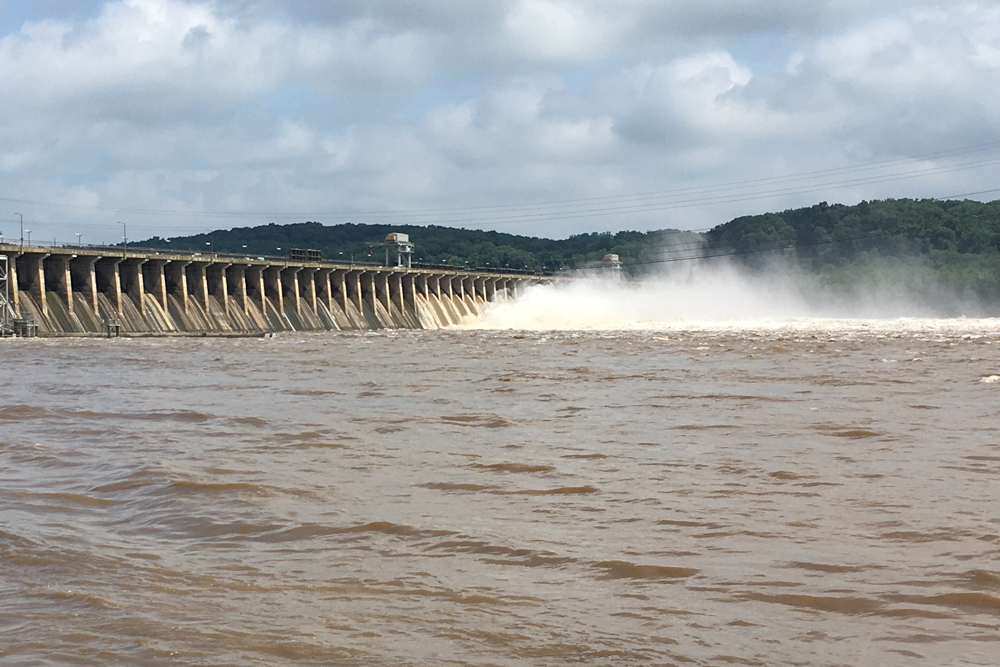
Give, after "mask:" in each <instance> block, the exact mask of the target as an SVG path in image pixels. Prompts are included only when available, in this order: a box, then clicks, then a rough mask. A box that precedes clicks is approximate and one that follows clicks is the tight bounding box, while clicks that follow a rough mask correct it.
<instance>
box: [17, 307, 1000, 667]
mask: <svg viewBox="0 0 1000 667" xmlns="http://www.w3.org/2000/svg"><path fill="white" fill-rule="evenodd" d="M0 361H2V374H0V663H2V664H4V665H164V664H169V665H184V666H188V665H206V666H207V665H212V666H215V665H258V664H259V665H482V666H486V665H502V666H515V665H671V664H677V665H687V664H694V665H852V666H853V665H895V664H899V665H904V664H906V665H992V664H998V662H1000V326H998V325H997V323H996V322H990V321H973V320H970V321H962V320H957V321H952V322H945V323H941V322H933V321H907V322H881V323H879V322H875V323H872V322H867V323H866V322H834V321H820V320H817V321H809V322H799V323H796V324H792V325H778V326H772V327H763V328H758V327H753V328H750V327H741V326H739V325H727V326H718V327H696V326H688V327H682V328H676V329H673V330H669V331H663V330H661V331H625V332H623V331H617V332H616V331H607V332H589V333H588V332H572V331H565V332H548V333H545V332H520V333H518V332H507V331H401V332H374V333H324V334H289V335H283V336H282V337H280V338H278V339H239V340H230V339H121V340H111V341H109V340H84V339H80V340H6V341H0Z"/></svg>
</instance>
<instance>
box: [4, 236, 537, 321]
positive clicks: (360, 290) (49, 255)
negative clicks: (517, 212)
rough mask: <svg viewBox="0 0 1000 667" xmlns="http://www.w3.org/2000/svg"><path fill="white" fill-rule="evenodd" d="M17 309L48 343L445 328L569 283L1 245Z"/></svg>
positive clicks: (205, 255) (497, 274)
mask: <svg viewBox="0 0 1000 667" xmlns="http://www.w3.org/2000/svg"><path fill="white" fill-rule="evenodd" d="M0 254H3V255H6V256H7V258H8V262H9V276H8V282H9V289H10V298H11V302H12V306H13V308H14V310H15V312H17V313H19V314H22V315H30V316H32V317H33V318H34V319H35V321H36V322H37V323H38V326H39V334H41V335H72V334H77V335H88V334H100V333H102V331H104V330H106V326H107V324H108V323H109V322H114V323H116V324H117V325H120V327H121V331H122V332H123V333H134V334H171V333H179V334H183V333H220V334H222V333H236V334H239V333H246V334H254V333H265V332H275V331H300V330H307V331H308V330H339V329H347V330H349V329H381V328H430V329H433V328H440V327H445V326H451V325H456V324H461V323H463V322H466V321H469V320H474V319H475V318H477V317H478V316H480V315H481V314H482V307H483V306H484V305H485V304H486V303H487V302H489V301H492V300H494V299H507V298H516V297H517V296H518V295H519V294H521V293H523V290H524V289H525V288H526V287H527V286H528V285H531V284H538V283H548V282H552V281H554V280H557V278H555V277H553V276H536V275H525V274H518V273H505V272H485V271H462V270H442V269H439V268H434V269H428V268H405V267H395V266H393V267H384V266H376V265H368V264H365V265H359V264H353V263H352V264H344V263H338V262H300V261H290V260H286V259H283V258H259V257H258V258H254V257H242V256H236V255H227V254H222V253H178V252H157V251H153V250H146V249H131V250H128V251H127V252H125V251H123V250H121V249H118V248H90V247H60V248H43V247H22V246H20V245H14V244H6V245H3V244H0Z"/></svg>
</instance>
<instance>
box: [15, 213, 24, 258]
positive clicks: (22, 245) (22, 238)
mask: <svg viewBox="0 0 1000 667" xmlns="http://www.w3.org/2000/svg"><path fill="white" fill-rule="evenodd" d="M14 215H16V216H18V217H19V218H21V252H24V216H23V215H21V214H20V213H15V214H14Z"/></svg>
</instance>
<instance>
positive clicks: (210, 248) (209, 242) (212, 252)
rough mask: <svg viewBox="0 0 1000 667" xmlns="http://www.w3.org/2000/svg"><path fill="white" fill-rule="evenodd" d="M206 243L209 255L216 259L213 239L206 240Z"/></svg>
mask: <svg viewBox="0 0 1000 667" xmlns="http://www.w3.org/2000/svg"><path fill="white" fill-rule="evenodd" d="M205 245H207V246H208V255H209V257H211V258H212V259H215V246H213V245H212V242H211V241H206V242H205Z"/></svg>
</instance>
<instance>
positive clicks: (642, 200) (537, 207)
mask: <svg viewBox="0 0 1000 667" xmlns="http://www.w3.org/2000/svg"><path fill="white" fill-rule="evenodd" d="M998 147H1000V142H993V143H987V144H981V145H978V146H968V147H963V148H958V149H952V150H946V151H938V152H935V153H929V154H925V155H921V156H915V157H908V158H897V159H893V160H884V161H880V162H872V163H867V164H862V165H854V166H847V167H836V168H831V169H823V170H816V171H810V172H802V173H799V174H790V175H786V176H777V177H769V178H759V179H750V180H743V181H735V182H730V183H721V184H714V185H702V186H694V187H689V188H675V189H671V190H660V191H653V192H642V193H633V194H625V195H608V196H603V197H588V198H581V199H565V200H554V201H540V202H532V203H524V204H499V205H487V206H473V207H461V208H436V209H433V208H432V209H411V210H395V211H391V210H390V211H354V212H319V211H285V212H280V211H272V212H266V211H242V212H240V211H200V212H198V211H180V210H175V209H174V210H172V209H152V208H121V207H112V206H87V205H82V204H63V203H56V202H46V201H40V200H30V199H18V198H11V197H0V201H7V202H11V203H18V204H29V205H36V206H56V207H63V208H72V209H77V210H86V211H94V212H115V213H118V214H123V215H129V214H130V215H158V216H169V217H187V218H201V219H204V218H218V219H230V218H242V219H283V218H309V217H314V218H343V217H375V218H382V219H391V222H390V224H391V223H392V222H395V223H396V224H404V222H403V220H402V219H403V218H416V220H414V221H413V222H411V223H410V224H420V223H421V222H424V223H426V222H436V221H438V220H436V219H434V220H426V218H429V217H432V216H436V217H442V216H443V217H445V218H447V220H446V221H447V222H452V223H464V222H482V223H489V224H490V225H499V224H515V223H518V222H530V221H545V220H559V219H574V218H582V217H595V216H600V215H624V214H627V213H640V212H652V211H659V210H668V209H671V208H679V207H690V206H699V205H706V204H718V203H734V202H740V201H751V200H754V199H760V198H763V197H768V196H777V195H782V194H801V193H804V192H810V191H816V190H823V189H830V188H834V187H844V186H845V185H861V184H874V183H883V182H889V181H893V180H902V179H905V178H913V177H919V176H925V175H933V174H939V173H948V172H949V171H954V170H960V169H968V168H976V167H979V166H985V165H989V164H993V163H995V162H997V161H998V159H1000V158H993V159H987V160H979V161H975V162H967V163H963V164H958V165H943V166H936V167H930V168H927V169H918V170H912V171H907V172H903V173H896V174H893V173H889V174H875V175H871V176H867V177H863V178H857V179H852V180H847V181H839V182H836V181H835V182H832V183H823V182H820V183H816V184H813V185H808V184H803V185H798V186H794V187H791V188H785V189H772V190H769V191H765V192H760V191H759V188H760V187H761V186H764V185H770V186H774V187H775V188H777V186H780V185H792V184H794V183H796V182H802V181H810V180H822V179H829V178H833V177H837V176H842V175H846V174H861V173H865V172H872V171H876V170H884V169H888V168H892V167H899V166H904V165H907V164H918V163H921V162H927V161H929V160H940V159H942V158H952V157H958V156H961V155H968V154H973V153H981V152H985V151H989V150H993V149H996V148H998ZM747 189H756V190H757V191H756V192H752V193H747V194H737V193H738V192H739V191H740V190H747ZM683 196H687V197H689V198H688V199H682V200H680V201H658V200H664V199H667V200H670V199H672V198H676V197H683ZM529 209H534V210H533V211H530V212H526V213H518V212H519V211H525V210H529ZM491 213H492V214H495V215H491ZM516 213H517V214H516ZM515 214H516V215H515ZM158 228H163V225H158Z"/></svg>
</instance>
